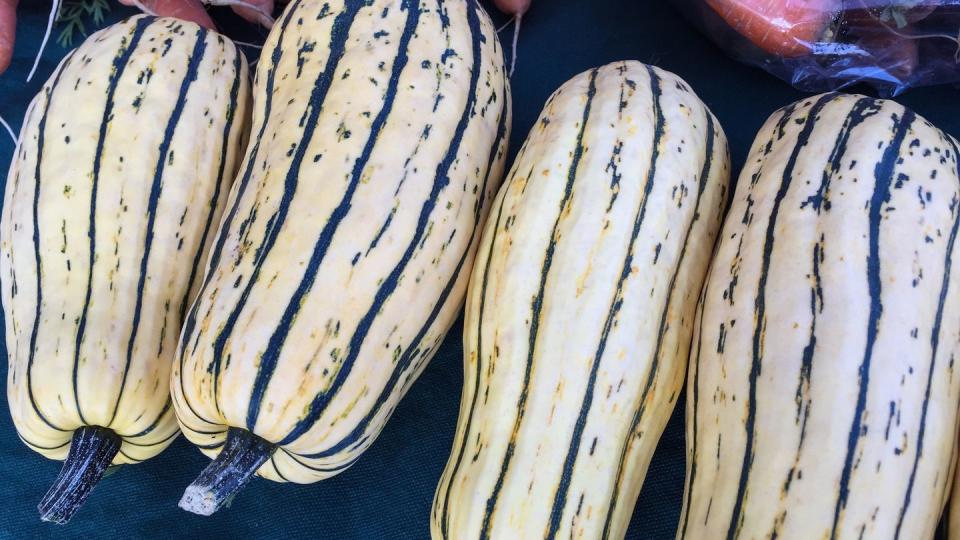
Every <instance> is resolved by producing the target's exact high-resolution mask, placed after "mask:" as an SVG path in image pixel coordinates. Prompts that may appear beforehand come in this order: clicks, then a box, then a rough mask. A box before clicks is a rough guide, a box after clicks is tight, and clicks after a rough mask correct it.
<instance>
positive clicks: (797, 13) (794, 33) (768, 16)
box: [706, 0, 840, 57]
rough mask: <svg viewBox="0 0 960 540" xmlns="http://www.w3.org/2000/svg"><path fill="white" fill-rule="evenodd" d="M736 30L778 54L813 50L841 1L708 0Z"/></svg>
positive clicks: (765, 48)
mask: <svg viewBox="0 0 960 540" xmlns="http://www.w3.org/2000/svg"><path fill="white" fill-rule="evenodd" d="M706 2H707V4H708V5H709V6H710V7H711V8H713V10H714V11H716V12H717V14H718V15H720V17H722V18H723V20H724V21H726V22H727V24H729V25H730V26H731V27H732V28H733V29H734V30H736V31H737V32H739V33H740V34H741V35H743V36H744V37H746V38H747V39H749V40H750V41H751V42H752V43H753V44H754V45H756V46H757V47H760V48H761V49H763V50H764V51H766V52H768V53H770V54H774V55H777V56H784V57H792V56H802V55H804V54H809V53H810V43H812V42H814V41H817V40H818V39H819V38H820V36H821V35H822V34H823V31H824V30H825V29H826V27H827V25H828V24H829V23H830V19H831V17H832V15H833V12H834V11H835V10H836V9H837V8H838V7H839V4H840V2H839V0H706Z"/></svg>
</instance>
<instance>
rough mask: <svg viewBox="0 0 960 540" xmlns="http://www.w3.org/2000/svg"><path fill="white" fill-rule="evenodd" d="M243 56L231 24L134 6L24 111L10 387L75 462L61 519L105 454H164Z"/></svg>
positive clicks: (10, 311) (49, 442)
mask: <svg viewBox="0 0 960 540" xmlns="http://www.w3.org/2000/svg"><path fill="white" fill-rule="evenodd" d="M249 93H250V91H249V83H248V75H247V64H246V60H245V59H244V57H243V55H242V54H241V53H240V52H239V51H238V49H237V48H236V46H235V45H234V44H233V43H232V42H230V41H229V40H227V39H225V38H224V37H222V36H220V35H218V34H215V33H212V32H208V31H206V30H204V29H201V28H200V27H199V26H197V25H195V24H192V23H186V22H183V21H179V20H176V19H156V18H153V17H134V18H131V19H127V20H126V21H124V22H121V23H118V24H116V25H114V26H111V27H109V28H107V29H105V30H102V31H100V32H97V33H96V34H93V35H92V36H90V37H89V38H88V39H87V40H86V41H85V42H84V43H83V45H81V46H80V47H79V48H77V49H76V50H75V51H73V52H71V53H70V54H69V55H68V56H67V57H66V58H65V59H64V60H63V62H61V64H60V66H59V67H58V68H57V70H56V72H55V73H54V75H53V76H52V77H51V78H50V80H49V81H47V83H46V84H45V85H44V86H43V89H42V90H41V91H40V93H39V94H38V95H37V97H36V98H34V100H33V102H32V103H31V104H30V107H29V109H28V111H27V115H26V119H25V120H24V125H23V129H22V132H21V135H20V141H19V144H18V146H17V152H16V155H15V157H14V160H13V163H12V165H11V168H10V173H9V176H8V179H7V184H6V193H5V195H4V204H3V216H2V221H0V279H2V283H3V287H2V290H3V292H2V298H3V310H4V319H5V322H6V340H7V350H8V351H9V360H10V368H9V376H8V380H7V398H8V401H9V405H10V412H11V414H12V416H13V421H14V424H15V425H16V428H17V432H18V434H19V435H20V438H21V439H22V440H23V441H24V442H25V443H26V444H27V445H28V446H29V447H30V448H32V449H34V450H36V451H38V452H40V453H41V454H43V455H44V456H47V457H49V458H53V459H65V458H66V463H65V464H64V468H63V471H62V472H61V475H60V478H59V479H58V481H57V483H56V484H55V485H54V487H53V488H52V489H51V490H50V492H49V493H48V494H47V497H46V498H45V499H44V500H43V502H42V503H41V505H40V511H41V514H42V517H43V518H44V519H46V520H51V521H57V522H66V521H67V520H69V519H70V516H71V515H72V514H73V512H74V511H76V509H77V508H78V507H79V505H80V503H81V502H82V501H83V499H84V498H85V497H86V495H87V494H88V493H89V491H90V489H92V488H93V485H94V484H95V483H96V481H97V480H98V479H99V478H100V475H101V474H102V472H103V470H104V469H105V468H106V467H107V466H108V465H110V464H111V463H114V464H120V463H136V462H139V461H143V460H145V459H147V458H150V457H152V456H154V455H156V454H158V453H159V452H160V451H161V450H163V449H164V448H166V447H167V445H169V444H170V442H171V441H172V440H173V438H174V437H176V435H177V432H178V429H177V423H176V420H175V417H174V412H173V409H172V408H171V406H170V400H169V395H170V394H169V380H170V366H171V363H172V360H173V358H174V355H175V351H176V344H177V337H178V335H179V333H180V327H181V323H182V321H183V319H184V315H185V312H186V310H187V308H188V307H189V305H190V302H191V300H192V293H194V292H195V291H196V290H197V289H198V288H199V285H200V281H201V277H202V270H203V267H202V263H203V261H204V253H205V248H206V247H207V246H208V245H209V244H210V243H211V241H212V239H213V235H214V232H215V230H216V223H217V222H218V220H219V216H220V213H221V211H222V209H223V206H224V203H225V201H226V195H227V193H228V190H229V187H230V181H231V180H232V179H233V175H234V174H235V171H236V167H237V166H238V165H239V161H240V157H241V153H242V149H243V145H244V141H245V138H246V129H247V124H248V114H249V103H248V102H249V97H250V96H249Z"/></svg>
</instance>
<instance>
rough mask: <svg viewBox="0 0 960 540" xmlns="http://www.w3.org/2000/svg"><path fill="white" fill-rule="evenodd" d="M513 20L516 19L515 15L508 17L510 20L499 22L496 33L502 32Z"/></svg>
mask: <svg viewBox="0 0 960 540" xmlns="http://www.w3.org/2000/svg"><path fill="white" fill-rule="evenodd" d="M515 20H517V18H516V17H510V20H509V21H507V22H505V23H503V24H501V25H500V28H497V33H498V34H499V33H500V32H503V30H504V29H505V28H506V27H508V26H510V23H512V22H513V21H515Z"/></svg>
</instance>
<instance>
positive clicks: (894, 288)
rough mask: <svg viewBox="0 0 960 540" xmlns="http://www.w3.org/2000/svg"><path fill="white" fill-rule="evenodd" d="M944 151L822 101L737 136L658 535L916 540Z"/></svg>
mask: <svg viewBox="0 0 960 540" xmlns="http://www.w3.org/2000/svg"><path fill="white" fill-rule="evenodd" d="M957 163H958V149H957V143H956V141H955V140H954V139H952V138H951V137H950V136H949V135H947V134H945V133H943V132H942V131H940V130H939V129H937V128H935V127H934V126H933V125H931V124H930V123H929V122H927V121H926V120H924V119H923V118H921V117H919V116H918V115H916V114H915V113H913V112H912V111H910V110H908V109H905V108H904V107H902V106H900V105H898V104H896V103H894V102H892V101H884V100H877V99H872V98H868V97H863V96H856V95H841V94H824V95H819V96H814V97H810V98H807V99H804V100H802V101H799V102H797V103H794V104H791V105H789V106H787V107H785V108H783V109H781V110H780V111H778V112H776V113H774V114H773V115H772V116H771V117H770V119H769V120H768V121H767V123H766V124H765V125H764V126H763V128H762V129H761V130H760V133H759V134H758V135H757V138H756V139H755V140H754V144H753V147H752V149H751V150H750V154H749V156H748V158H747V163H746V166H745V168H744V170H743V172H742V173H741V175H740V181H739V183H738V184H737V191H736V194H735V196H734V198H733V203H732V206H731V209H730V213H729V214H728V216H727V219H726V222H725V223H724V228H723V232H722V233H721V235H720V243H719V245H718V247H717V253H716V256H715V258H714V261H713V265H712V267H711V271H710V275H709V276H708V278H707V281H706V284H705V286H704V290H703V300H702V302H701V306H700V309H699V315H698V319H699V320H698V322H697V327H696V328H697V329H696V333H695V335H694V338H693V344H694V345H693V347H694V351H693V353H692V354H691V361H690V373H689V377H688V383H687V486H686V494H685V496H684V510H683V515H682V517H681V520H680V530H679V531H678V536H677V537H678V538H690V539H701V538H773V537H775V538H782V539H792V538H797V539H807V538H902V539H905V540H906V539H910V540H913V539H924V538H932V537H933V534H934V531H935V528H936V526H937V523H938V520H939V518H940V513H941V511H942V510H943V508H944V504H945V502H946V497H947V494H948V491H949V486H950V483H951V482H952V480H953V476H952V464H953V459H954V449H955V447H956V441H957V406H958V399H960V370H958V369H957V366H956V365H955V359H956V357H957V355H958V354H960V291H958V287H960V264H957V261H956V259H957V256H958V253H957V249H958V247H960V246H958V244H957V242H956V239H957V229H958V225H960V179H958V176H957Z"/></svg>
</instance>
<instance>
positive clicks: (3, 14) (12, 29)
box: [0, 0, 18, 73]
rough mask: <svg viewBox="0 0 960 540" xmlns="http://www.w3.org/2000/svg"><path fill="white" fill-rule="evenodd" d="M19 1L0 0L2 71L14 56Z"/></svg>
mask: <svg viewBox="0 0 960 540" xmlns="http://www.w3.org/2000/svg"><path fill="white" fill-rule="evenodd" d="M17 1H18V0H0V73H3V72H4V71H5V70H6V69H7V66H9V65H10V59H11V58H12V57H13V38H14V37H15V36H16V34H17Z"/></svg>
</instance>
